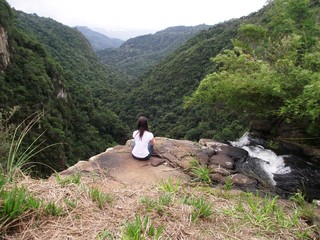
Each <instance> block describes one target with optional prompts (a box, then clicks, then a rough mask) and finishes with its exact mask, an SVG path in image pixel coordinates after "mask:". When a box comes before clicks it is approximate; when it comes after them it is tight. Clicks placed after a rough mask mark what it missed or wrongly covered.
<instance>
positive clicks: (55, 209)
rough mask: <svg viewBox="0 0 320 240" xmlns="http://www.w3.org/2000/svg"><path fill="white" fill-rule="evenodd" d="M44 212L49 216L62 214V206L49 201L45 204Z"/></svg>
mask: <svg viewBox="0 0 320 240" xmlns="http://www.w3.org/2000/svg"><path fill="white" fill-rule="evenodd" d="M44 212H45V213H46V214H48V215H51V216H61V215H63V208H62V207H59V206H57V204H56V203H54V202H49V203H47V204H46V205H45V207H44Z"/></svg>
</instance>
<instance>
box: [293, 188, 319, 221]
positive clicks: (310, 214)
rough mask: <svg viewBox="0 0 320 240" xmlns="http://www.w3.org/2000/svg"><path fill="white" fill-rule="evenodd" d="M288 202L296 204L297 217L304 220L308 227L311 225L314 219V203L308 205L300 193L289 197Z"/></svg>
mask: <svg viewBox="0 0 320 240" xmlns="http://www.w3.org/2000/svg"><path fill="white" fill-rule="evenodd" d="M290 200H292V201H293V202H294V203H295V204H296V209H297V212H298V215H299V216H300V217H301V218H302V219H304V220H306V221H307V222H308V223H309V224H310V225H311V224H313V222H314V220H315V217H316V216H315V209H316V204H315V203H312V204H309V203H308V202H307V201H306V200H305V195H304V194H303V193H302V192H301V191H299V192H297V193H296V194H294V195H293V196H291V197H290Z"/></svg>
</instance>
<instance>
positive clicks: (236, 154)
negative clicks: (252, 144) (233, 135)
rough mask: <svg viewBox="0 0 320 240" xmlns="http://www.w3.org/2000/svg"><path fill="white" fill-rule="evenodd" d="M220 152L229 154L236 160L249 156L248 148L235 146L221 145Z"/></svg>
mask: <svg viewBox="0 0 320 240" xmlns="http://www.w3.org/2000/svg"><path fill="white" fill-rule="evenodd" d="M219 152H221V153H223V154H225V155H228V156H229V157H231V158H232V159H234V160H242V159H245V158H247V157H248V152H247V151H246V150H244V149H242V148H237V147H233V146H221V150H220V151H219Z"/></svg>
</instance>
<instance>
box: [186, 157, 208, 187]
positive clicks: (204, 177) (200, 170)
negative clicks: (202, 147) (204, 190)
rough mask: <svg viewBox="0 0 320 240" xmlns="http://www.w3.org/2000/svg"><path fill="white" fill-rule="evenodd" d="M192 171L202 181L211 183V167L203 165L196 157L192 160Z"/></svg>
mask: <svg viewBox="0 0 320 240" xmlns="http://www.w3.org/2000/svg"><path fill="white" fill-rule="evenodd" d="M190 165H191V172H192V173H193V174H194V175H195V176H196V177H197V179H199V180H200V181H202V182H205V183H208V184H210V183H211V178H210V173H211V169H210V168H209V167H207V166H201V165H200V164H199V162H198V161H197V160H196V159H193V160H191V161H190Z"/></svg>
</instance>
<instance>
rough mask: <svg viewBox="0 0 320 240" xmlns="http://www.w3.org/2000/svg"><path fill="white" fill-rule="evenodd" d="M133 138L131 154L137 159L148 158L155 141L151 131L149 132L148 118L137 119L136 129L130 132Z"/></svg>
mask: <svg viewBox="0 0 320 240" xmlns="http://www.w3.org/2000/svg"><path fill="white" fill-rule="evenodd" d="M132 137H133V139H134V143H133V148H132V156H133V157H134V158H135V159H138V160H148V159H149V158H150V157H151V154H152V153H153V145H154V143H155V141H154V136H153V134H152V132H149V127H148V119H147V118H146V117H140V118H139V119H138V130H135V131H134V132H133V134H132Z"/></svg>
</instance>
